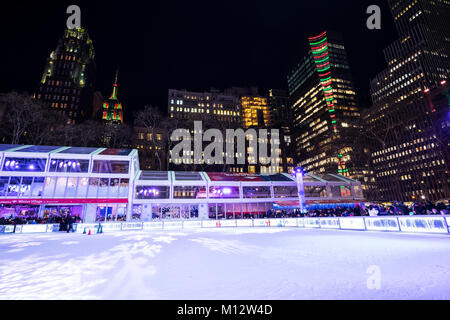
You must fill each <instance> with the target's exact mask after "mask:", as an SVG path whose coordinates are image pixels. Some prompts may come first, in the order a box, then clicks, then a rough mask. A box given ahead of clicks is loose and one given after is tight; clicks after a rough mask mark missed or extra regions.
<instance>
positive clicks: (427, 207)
mask: <svg viewBox="0 0 450 320" xmlns="http://www.w3.org/2000/svg"><path fill="white" fill-rule="evenodd" d="M447 214H450V206H449V205H446V204H444V203H437V204H433V203H431V202H427V203H419V202H416V203H414V204H412V205H410V206H407V205H405V204H404V203H401V202H394V203H392V204H391V205H380V204H371V205H368V206H361V205H356V206H354V207H345V206H336V207H334V208H328V209H309V210H307V212H303V213H302V212H300V210H269V211H268V212H264V213H258V214H256V213H255V214H250V213H245V214H243V215H226V216H225V215H221V216H216V217H210V218H211V219H242V218H243V219H258V218H259V219H264V218H296V217H358V216H396V215H409V216H415V215H447ZM197 217H198V216H197ZM125 218H126V217H125V216H120V218H117V220H115V221H125V220H126V219H125ZM153 218H154V219H155V218H156V217H153ZM191 218H196V216H194V217H191ZM99 221H104V220H99ZM107 221H110V220H107ZM75 223H83V220H82V219H81V218H80V217H79V216H72V215H69V214H67V215H48V216H46V217H43V218H40V217H36V216H26V217H19V216H17V217H14V216H13V215H11V216H10V217H1V218H0V225H21V224H59V225H60V228H59V231H66V230H71V229H72V226H73V224H75Z"/></svg>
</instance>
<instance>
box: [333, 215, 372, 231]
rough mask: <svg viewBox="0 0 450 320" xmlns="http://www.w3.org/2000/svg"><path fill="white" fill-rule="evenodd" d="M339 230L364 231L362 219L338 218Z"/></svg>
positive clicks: (364, 226)
mask: <svg viewBox="0 0 450 320" xmlns="http://www.w3.org/2000/svg"><path fill="white" fill-rule="evenodd" d="M339 223H340V225H341V229H343V230H366V225H365V223H364V218H363V217H353V218H350V217H345V218H339Z"/></svg>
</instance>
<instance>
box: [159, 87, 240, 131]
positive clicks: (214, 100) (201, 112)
mask: <svg viewBox="0 0 450 320" xmlns="http://www.w3.org/2000/svg"><path fill="white" fill-rule="evenodd" d="M168 114H169V116H170V117H171V118H173V119H178V120H184V121H186V120H187V121H195V120H205V121H209V122H214V123H217V122H220V123H222V124H223V125H224V126H227V127H228V128H230V129H231V128H239V127H240V124H241V111H240V104H239V99H237V98H236V97H235V96H233V95H228V94H225V93H222V92H220V91H219V90H216V89H211V90H210V91H209V92H192V91H187V90H174V89H169V96H168Z"/></svg>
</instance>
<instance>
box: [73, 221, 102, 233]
mask: <svg viewBox="0 0 450 320" xmlns="http://www.w3.org/2000/svg"><path fill="white" fill-rule="evenodd" d="M89 230H91V233H97V230H98V223H79V224H78V225H77V233H84V232H86V233H89Z"/></svg>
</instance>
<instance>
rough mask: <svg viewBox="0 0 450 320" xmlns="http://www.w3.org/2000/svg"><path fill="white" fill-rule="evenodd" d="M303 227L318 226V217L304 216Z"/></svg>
mask: <svg viewBox="0 0 450 320" xmlns="http://www.w3.org/2000/svg"><path fill="white" fill-rule="evenodd" d="M304 223H305V228H320V221H319V218H304Z"/></svg>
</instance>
